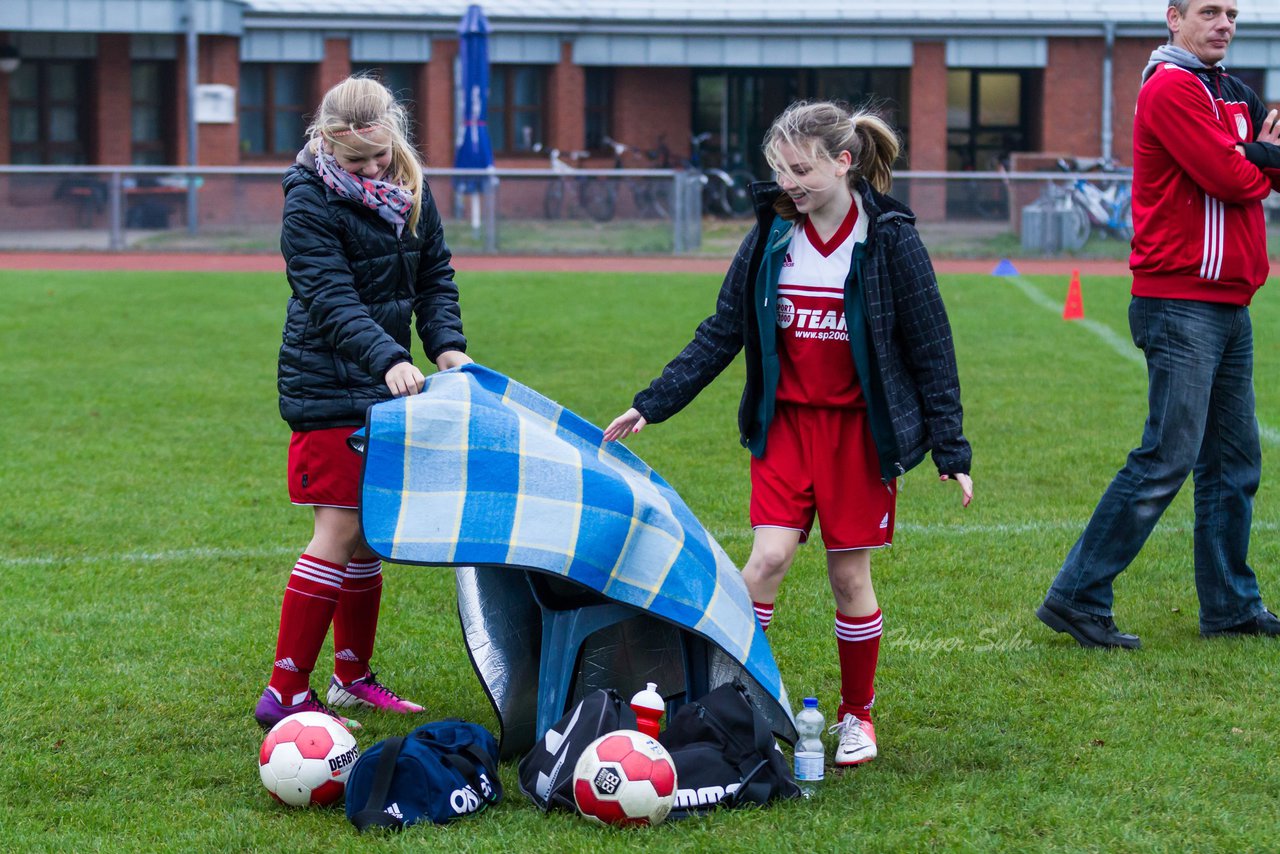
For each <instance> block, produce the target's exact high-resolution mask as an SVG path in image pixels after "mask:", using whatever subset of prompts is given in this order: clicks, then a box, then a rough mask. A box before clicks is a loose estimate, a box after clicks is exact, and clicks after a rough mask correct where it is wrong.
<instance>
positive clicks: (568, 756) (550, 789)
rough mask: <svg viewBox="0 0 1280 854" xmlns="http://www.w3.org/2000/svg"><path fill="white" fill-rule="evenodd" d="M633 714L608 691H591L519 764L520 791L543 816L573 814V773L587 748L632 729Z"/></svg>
mask: <svg viewBox="0 0 1280 854" xmlns="http://www.w3.org/2000/svg"><path fill="white" fill-rule="evenodd" d="M635 728H636V713H635V712H633V711H631V707H630V706H628V705H627V704H626V702H625V701H623V699H622V697H621V696H620V695H619V694H618V692H617V691H615V690H613V689H612V688H609V689H604V688H601V689H600V690H597V691H592V692H591V693H590V694H588V695H587V696H585V697H583V698H582V702H580V703H578V705H576V706H574V707H573V708H572V709H570V710H569V712H568V714H566V715H565V716H564V717H562V718H561V719H560V720H558V721H557V722H556V725H555V726H553V727H552V728H551V729H549V730H547V732H546V733H545V734H544V735H543V736H542V739H541V740H540V741H539V742H538V743H537V744H535V745H534V746H533V749H532V750H530V751H529V752H528V754H526V755H525V757H524V759H521V760H520V768H519V772H520V791H522V792H524V793H525V794H526V795H528V796H529V798H530V799H531V800H532V801H533V802H534V803H535V804H537V805H538V808H539V809H541V810H542V811H543V812H546V811H547V810H552V809H564V810H570V811H574V812H576V811H577V809H578V807H577V805H576V804H575V803H574V801H573V769H574V766H575V765H577V764H578V757H580V756H581V755H582V751H584V750H586V749H587V745H588V744H590V743H591V742H593V741H595V740H596V739H597V738H599V737H600V736H602V735H604V734H605V733H608V732H613V731H614V730H615V729H635Z"/></svg>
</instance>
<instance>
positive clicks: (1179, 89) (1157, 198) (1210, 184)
mask: <svg viewBox="0 0 1280 854" xmlns="http://www.w3.org/2000/svg"><path fill="white" fill-rule="evenodd" d="M1265 117H1266V109H1265V107H1264V106H1263V104H1262V101H1261V100H1260V99H1259V98H1258V96H1257V95H1255V94H1254V93H1253V91H1252V90H1251V89H1249V87H1248V86H1246V85H1245V84H1244V83H1242V82H1240V80H1238V79H1236V78H1235V77H1232V76H1231V75H1229V74H1226V73H1224V72H1221V71H1219V70H1216V69H1215V70H1204V69H1201V70H1189V69H1186V68H1182V67H1180V66H1178V65H1175V64H1174V63H1171V62H1166V63H1163V64H1162V65H1160V66H1159V67H1157V68H1156V69H1155V71H1154V72H1153V73H1152V74H1151V76H1150V77H1149V78H1147V81H1146V82H1145V83H1144V84H1143V85H1142V89H1141V90H1139V92H1138V106H1137V110H1136V113H1135V117H1134V126H1133V231H1134V237H1133V252H1132V254H1131V255H1130V256H1129V267H1130V269H1131V270H1132V271H1133V295H1134V296H1141V297H1161V298H1166V299H1190V300H1201V301H1204V302H1219V303H1231V304H1233V305H1248V304H1249V301H1250V300H1251V299H1253V294H1254V293H1255V292H1256V291H1257V290H1258V288H1260V287H1262V283H1263V282H1265V281H1266V278H1267V274H1268V272H1269V270H1270V267H1269V265H1268V263H1267V238H1266V225H1265V217H1264V214H1263V210H1262V199H1264V198H1266V197H1267V195H1268V194H1269V193H1270V192H1271V190H1272V188H1273V187H1276V188H1280V169H1274V168H1266V169H1262V168H1259V167H1258V166H1255V165H1254V164H1253V163H1251V162H1250V161H1249V160H1248V159H1246V158H1245V157H1243V156H1241V155H1240V153H1239V152H1237V151H1236V146H1237V145H1243V144H1244V143H1250V142H1253V141H1254V139H1255V138H1256V136H1257V134H1258V129H1259V127H1260V126H1261V125H1262V122H1263V120H1264V118H1265Z"/></svg>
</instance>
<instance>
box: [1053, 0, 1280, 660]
mask: <svg viewBox="0 0 1280 854" xmlns="http://www.w3.org/2000/svg"><path fill="white" fill-rule="evenodd" d="M1236 12H1237V7H1236V0H1169V8H1168V10H1167V12H1166V20H1167V22H1168V25H1169V35H1170V39H1169V44H1167V45H1164V46H1162V47H1160V48H1158V49H1157V50H1156V51H1155V52H1154V53H1152V55H1151V61H1150V63H1149V64H1148V65H1147V67H1146V70H1145V71H1144V72H1143V85H1142V89H1141V90H1140V91H1139V93H1138V107H1137V111H1136V114H1135V118H1134V129H1133V230H1134V236H1133V253H1132V255H1130V258H1129V266H1130V268H1131V269H1132V270H1133V300H1132V302H1131V303H1130V306H1129V327H1130V330H1131V331H1132V333H1133V341H1134V343H1135V344H1136V345H1137V346H1138V347H1139V348H1141V349H1142V351H1143V353H1144V354H1145V355H1146V359H1147V378H1148V404H1149V409H1148V413H1147V422H1146V427H1145V429H1144V431H1143V434H1142V444H1141V446H1139V447H1138V448H1136V449H1135V450H1133V451H1132V452H1131V453H1130V454H1129V458H1128V460H1127V461H1126V463H1125V466H1124V468H1123V469H1121V471H1120V472H1119V474H1117V475H1116V477H1115V479H1114V480H1113V481H1112V482H1111V485H1110V486H1109V487H1107V491H1106V492H1105V493H1104V494H1103V496H1102V499H1101V501H1099V502H1098V507H1097V509H1095V510H1094V513H1093V517H1092V518H1091V519H1090V520H1089V524H1088V525H1087V526H1086V527H1085V530H1084V533H1083V534H1081V535H1080V539H1079V540H1077V541H1076V544H1075V546H1073V547H1072V549H1071V551H1070V553H1068V555H1067V558H1066V561H1065V562H1064V563H1063V565H1062V569H1061V570H1060V571H1059V572H1058V576H1057V578H1056V579H1054V582H1053V585H1052V586H1051V587H1050V588H1049V593H1048V595H1047V596H1046V597H1045V600H1044V603H1043V604H1042V605H1041V606H1040V608H1039V609H1038V610H1037V611H1036V615H1037V616H1038V617H1039V618H1040V619H1041V620H1042V621H1043V622H1044V623H1045V624H1046V625H1048V626H1049V627H1050V628H1052V629H1054V630H1055V631H1059V632H1067V633H1068V634H1070V635H1071V636H1072V637H1074V638H1075V639H1076V641H1078V642H1079V643H1080V645H1081V646H1105V647H1123V648H1129V649H1133V648H1137V647H1138V646H1139V645H1140V643H1139V640H1138V638H1137V636H1136V635H1131V634H1124V633H1122V632H1120V631H1119V630H1118V629H1117V628H1116V625H1115V622H1114V621H1113V619H1112V616H1111V605H1112V601H1113V598H1114V597H1113V593H1112V583H1113V582H1114V580H1115V578H1116V576H1117V575H1119V574H1120V573H1121V572H1122V571H1123V570H1124V569H1125V567H1127V566H1128V565H1129V563H1130V562H1131V561H1132V560H1133V559H1134V558H1135V557H1136V556H1137V554H1138V552H1139V550H1140V549H1141V548H1142V545H1143V543H1145V542H1146V539H1147V537H1148V535H1150V533H1151V531H1152V529H1153V528H1154V527H1155V524H1156V522H1157V521H1158V520H1159V518H1160V515H1161V514H1162V513H1163V512H1164V510H1165V508H1166V507H1168V506H1169V502H1170V501H1172V500H1173V497H1174V496H1175V495H1176V494H1177V492H1178V489H1179V488H1180V487H1181V486H1182V484H1183V482H1184V481H1185V480H1186V478H1187V475H1188V474H1190V473H1192V472H1194V475H1195V534H1194V549H1193V552H1194V558H1195V578H1196V592H1197V594H1198V595H1199V598H1200V633H1201V634H1202V635H1204V636H1205V637H1210V636H1217V635H1226V634H1261V635H1268V636H1278V635H1280V619H1277V618H1276V616H1275V615H1274V614H1272V613H1271V612H1270V611H1268V610H1267V609H1266V607H1265V606H1264V605H1263V603H1262V596H1261V594H1260V593H1259V591H1258V580H1257V578H1256V576H1255V575H1254V573H1253V570H1252V569H1251V568H1250V567H1249V565H1248V562H1247V558H1248V550H1249V529H1250V523H1251V517H1252V512H1253V497H1254V494H1255V493H1256V492H1257V489H1258V482H1259V480H1260V478H1261V465H1262V452H1261V448H1260V446H1259V440H1258V422H1257V418H1256V417H1255V415H1254V396H1253V332H1252V328H1251V325H1250V320H1249V308H1248V306H1249V302H1250V300H1251V299H1252V298H1253V294H1254V292H1255V291H1256V290H1257V289H1258V288H1260V287H1262V284H1263V282H1264V281H1265V280H1266V278H1267V273H1268V264H1267V242H1266V229H1265V219H1264V216H1263V210H1262V199H1264V198H1266V196H1267V195H1268V194H1269V193H1270V192H1271V191H1272V189H1273V188H1280V145H1278V144H1277V143H1280V120H1278V118H1277V112H1276V111H1275V110H1272V111H1271V112H1270V113H1267V111H1266V108H1265V107H1264V106H1263V104H1262V101H1261V100H1260V99H1259V98H1258V96H1257V95H1256V94H1254V93H1253V92H1252V91H1251V90H1250V89H1249V87H1248V86H1246V85H1244V83H1242V82H1241V81H1240V80H1239V79H1237V78H1235V77H1232V76H1231V75H1230V74H1227V73H1226V70H1225V69H1224V68H1223V67H1222V66H1221V65H1220V64H1219V63H1220V62H1221V60H1222V59H1223V57H1224V56H1225V55H1226V52H1227V45H1228V44H1229V43H1230V42H1231V38H1232V36H1234V35H1235V29H1236Z"/></svg>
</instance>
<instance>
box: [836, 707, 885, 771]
mask: <svg viewBox="0 0 1280 854" xmlns="http://www.w3.org/2000/svg"><path fill="white" fill-rule="evenodd" d="M828 731H829V732H832V733H836V734H838V735H839V737H840V743H839V745H837V747H836V755H835V764H836V767H838V768H847V767H849V766H851V765H861V764H862V763H864V762H870V761H871V760H872V759H875V758H876V728H875V727H874V726H872V724H871V721H864V720H859V719H858V718H856V717H854V716H853V715H851V714H846V715H845V716H844V719H843V720H841V721H840V723H838V724H836V725H835V726H833V727H831V729H830V730H828Z"/></svg>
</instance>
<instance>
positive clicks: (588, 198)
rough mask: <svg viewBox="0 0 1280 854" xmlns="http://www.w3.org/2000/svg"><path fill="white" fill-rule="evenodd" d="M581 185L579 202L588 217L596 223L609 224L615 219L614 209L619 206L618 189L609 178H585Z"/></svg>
mask: <svg viewBox="0 0 1280 854" xmlns="http://www.w3.org/2000/svg"><path fill="white" fill-rule="evenodd" d="M583 181H584V183H582V184H580V185H579V193H580V195H579V196H578V202H579V203H580V204H581V205H582V208H583V210H585V211H586V212H587V216H589V217H591V218H592V219H594V220H595V221H596V222H608V221H609V220H611V219H613V212H614V209H615V208H616V207H617V204H618V188H617V187H615V186H614V182H613V181H612V180H611V179H609V178H585V179H583Z"/></svg>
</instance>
